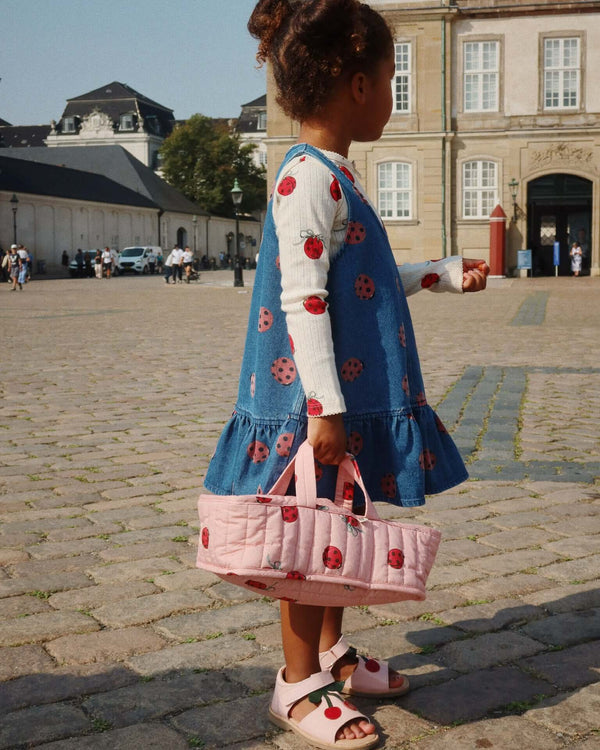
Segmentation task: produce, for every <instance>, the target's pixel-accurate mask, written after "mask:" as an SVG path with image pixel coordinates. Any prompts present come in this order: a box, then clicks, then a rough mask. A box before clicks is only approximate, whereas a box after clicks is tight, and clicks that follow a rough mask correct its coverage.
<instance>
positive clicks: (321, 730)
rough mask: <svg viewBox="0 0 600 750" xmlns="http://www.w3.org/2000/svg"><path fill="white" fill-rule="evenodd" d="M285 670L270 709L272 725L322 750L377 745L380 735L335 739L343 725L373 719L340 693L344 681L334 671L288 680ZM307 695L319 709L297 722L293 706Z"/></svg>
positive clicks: (351, 749)
mask: <svg viewBox="0 0 600 750" xmlns="http://www.w3.org/2000/svg"><path fill="white" fill-rule="evenodd" d="M284 669H285V667H282V668H281V669H280V670H279V672H278V673H277V681H276V683H275V691H274V693H273V700H272V701H271V707H270V708H269V718H270V719H271V721H272V722H273V724H276V725H277V726H278V727H281V728H282V729H287V730H289V731H292V732H294V733H295V734H297V735H298V736H300V737H302V738H303V739H305V740H306V741H307V742H309V743H310V744H311V745H314V747H319V748H323V750H366V748H370V747H375V745H377V743H378V742H379V735H378V734H369V735H367V736H366V737H360V738H356V739H354V740H336V739H335V735H336V734H337V731H338V729H340V728H341V727H343V726H344V724H348V722H350V721H354V720H358V721H360V720H362V719H364V720H365V721H369V722H370V719H369V718H368V717H366V716H364V714H361V713H360V712H359V711H357V710H356V709H355V708H354V706H353V705H352V704H351V703H348V701H346V700H344V698H343V697H342V696H341V695H340V694H339V692H338V689H339V687H340V685H341V683H339V682H335V681H333V678H332V676H331V672H328V671H324V672H316V673H315V674H311V676H310V677H307V678H306V679H305V680H302V681H301V682H286V681H285V680H284V679H283V671H284ZM307 696H308V699H309V700H310V702H311V703H314V704H315V705H317V706H318V708H316V709H315V710H314V711H311V713H309V714H308V716H305V717H304V718H303V719H302V720H301V721H295V719H292V718H291V717H290V715H289V713H290V711H291V709H292V706H293V705H294V704H295V703H297V702H298V701H299V700H301V699H302V698H306V697H307Z"/></svg>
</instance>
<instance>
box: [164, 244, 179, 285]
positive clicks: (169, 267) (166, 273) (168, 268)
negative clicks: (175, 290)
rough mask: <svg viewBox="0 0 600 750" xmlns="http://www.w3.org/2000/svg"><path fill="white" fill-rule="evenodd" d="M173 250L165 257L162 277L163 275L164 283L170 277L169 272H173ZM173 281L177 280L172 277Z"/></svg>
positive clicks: (167, 281)
mask: <svg viewBox="0 0 600 750" xmlns="http://www.w3.org/2000/svg"><path fill="white" fill-rule="evenodd" d="M173 252H174V251H173V250H171V252H170V253H169V254H168V255H167V259H166V260H165V266H164V268H165V270H164V277H165V283H166V284H168V283H169V279H170V278H171V274H172V273H173ZM173 283H174V284H176V283H177V281H176V280H175V279H173Z"/></svg>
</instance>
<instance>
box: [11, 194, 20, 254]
mask: <svg viewBox="0 0 600 750" xmlns="http://www.w3.org/2000/svg"><path fill="white" fill-rule="evenodd" d="M10 202H11V204H12V212H13V244H15V245H16V244H17V209H18V207H19V199H18V198H17V196H16V195H15V194H14V193H13V197H12V198H11V199H10Z"/></svg>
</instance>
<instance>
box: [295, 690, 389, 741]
mask: <svg viewBox="0 0 600 750" xmlns="http://www.w3.org/2000/svg"><path fill="white" fill-rule="evenodd" d="M350 705H352V704H350ZM316 709H317V706H315V704H314V703H311V702H310V701H309V700H308V698H302V700H299V701H298V703H296V704H294V706H292V709H291V711H290V717H291V718H292V719H294V721H302V719H304V718H305V717H306V716H308V715H309V714H310V713H312V712H313V711H315V710H316ZM375 730H376V728H375V724H371V722H370V721H365V720H363V721H350V722H349V723H348V724H345V725H344V726H343V727H341V728H340V729H338V731H337V733H336V735H335V739H336V740H354V739H361V738H362V737H366V736H367V735H369V734H375Z"/></svg>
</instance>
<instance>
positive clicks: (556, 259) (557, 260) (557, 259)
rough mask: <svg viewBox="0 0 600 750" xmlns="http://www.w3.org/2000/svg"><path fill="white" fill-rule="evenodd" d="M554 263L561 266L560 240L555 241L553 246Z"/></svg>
mask: <svg viewBox="0 0 600 750" xmlns="http://www.w3.org/2000/svg"><path fill="white" fill-rule="evenodd" d="M552 257H553V260H552V265H554V266H560V242H555V243H554V247H553V255H552Z"/></svg>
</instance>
